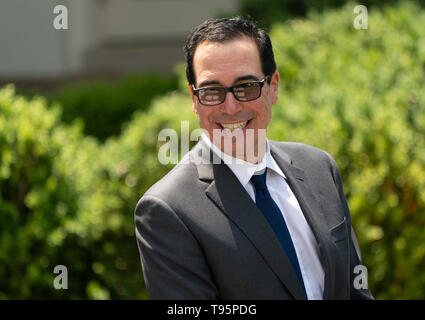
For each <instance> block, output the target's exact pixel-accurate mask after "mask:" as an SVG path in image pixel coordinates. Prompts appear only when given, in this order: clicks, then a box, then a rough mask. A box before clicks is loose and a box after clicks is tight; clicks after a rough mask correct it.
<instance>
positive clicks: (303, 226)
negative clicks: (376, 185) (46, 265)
mask: <svg viewBox="0 0 425 320" xmlns="http://www.w3.org/2000/svg"><path fill="white" fill-rule="evenodd" d="M185 54H186V62H187V67H186V75H187V80H188V83H189V88H190V93H191V95H192V101H193V111H194V112H195V113H196V115H197V116H198V120H199V124H200V127H201V128H202V129H203V134H202V137H201V140H200V142H199V143H198V144H197V145H196V146H195V147H194V148H193V149H192V150H191V151H190V152H189V154H188V155H187V156H186V157H185V158H184V159H183V160H182V161H181V163H179V164H178V165H176V167H175V168H174V169H173V170H172V171H171V172H170V173H169V174H167V175H166V176H165V177H164V178H163V179H161V180H160V181H158V182H157V183H156V184H155V185H153V186H152V187H151V188H150V189H149V190H148V191H147V192H146V193H145V194H144V195H143V197H142V198H141V199H140V201H139V203H138V204H137V206H136V211H135V224H136V238H137V244H138V247H139V252H140V257H141V262H142V267H143V273H144V279H145V283H146V286H147V289H148V292H149V294H150V297H151V298H153V299H371V298H372V296H371V294H370V292H369V290H368V289H367V288H366V289H365V287H364V286H361V288H359V287H357V288H356V287H355V286H354V283H355V282H354V278H355V276H356V274H355V273H354V268H355V267H356V266H358V265H361V258H360V250H359V247H358V244H357V240H356V237H355V234H354V231H353V229H352V226H351V217H350V212H349V209H348V206H347V202H346V199H345V196H344V192H343V189H342V183H341V179H340V175H339V172H338V169H337V166H336V164H335V162H334V160H333V159H332V158H331V156H330V155H329V154H328V153H326V152H324V151H321V150H319V149H316V148H314V147H311V146H307V145H304V144H300V143H290V142H276V141H271V140H268V139H267V135H266V130H267V126H268V124H269V122H270V121H271V118H272V107H273V105H274V104H275V103H276V101H277V99H278V87H279V73H278V72H277V70H276V64H275V61H274V55H273V50H272V45H271V42H270V39H269V37H268V35H267V34H266V33H265V32H264V31H263V30H261V29H258V28H257V27H256V26H255V25H254V24H252V23H250V22H248V21H246V20H243V19H241V18H231V19H227V18H226V19H211V20H207V21H205V22H204V23H203V24H201V25H200V26H198V27H196V28H195V29H194V30H193V32H192V33H191V34H190V35H189V37H188V40H187V43H186V46H185ZM199 154H202V155H208V156H207V157H203V160H204V161H201V162H199V161H192V160H194V159H196V157H197V155H199ZM212 157H216V158H217V157H218V159H219V160H220V161H218V162H217V163H216V162H215V161H211V159H212ZM205 160H207V161H205Z"/></svg>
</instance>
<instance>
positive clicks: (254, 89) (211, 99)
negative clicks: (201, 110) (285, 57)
mask: <svg viewBox="0 0 425 320" xmlns="http://www.w3.org/2000/svg"><path fill="white" fill-rule="evenodd" d="M268 78H269V76H266V77H265V78H264V79H263V80H261V81H251V82H244V83H240V84H237V85H234V86H231V87H204V88H198V89H196V88H195V87H194V86H193V87H194V89H193V94H194V95H195V96H197V97H198V100H199V103H200V104H202V105H204V106H216V105H219V104H221V103H223V102H224V100H225V99H226V94H227V92H231V93H233V96H234V97H235V99H236V100H238V101H241V102H246V101H252V100H255V99H258V98H259V97H260V96H261V89H262V88H263V86H264V83H265V81H266V80H267V79H268Z"/></svg>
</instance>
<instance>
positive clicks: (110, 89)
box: [49, 74, 177, 141]
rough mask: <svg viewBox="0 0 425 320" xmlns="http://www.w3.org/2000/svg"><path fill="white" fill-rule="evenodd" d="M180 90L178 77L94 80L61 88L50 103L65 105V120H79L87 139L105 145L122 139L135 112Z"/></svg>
mask: <svg viewBox="0 0 425 320" xmlns="http://www.w3.org/2000/svg"><path fill="white" fill-rule="evenodd" d="M175 89H177V77H176V76H175V75H168V76H166V75H157V74H144V75H128V76H126V77H124V78H122V79H119V80H117V81H110V80H95V81H90V82H85V83H79V84H70V85H66V86H64V87H62V88H61V89H60V90H59V91H58V92H56V93H54V94H53V95H52V97H51V98H50V99H49V100H50V101H53V102H57V103H59V104H61V105H62V109H63V112H62V120H63V121H64V122H66V123H71V122H73V121H74V120H76V119H80V121H82V124H83V128H84V129H83V130H84V133H85V134H86V135H91V136H94V137H97V138H99V139H100V140H102V141H104V140H105V139H106V138H108V137H110V136H116V135H119V133H120V132H121V126H122V124H123V123H125V122H127V121H129V120H130V119H131V116H132V114H133V112H135V111H136V110H146V109H147V108H148V107H149V105H150V104H151V102H152V100H153V99H154V98H155V97H158V96H160V95H163V94H165V93H166V92H168V91H172V90H175Z"/></svg>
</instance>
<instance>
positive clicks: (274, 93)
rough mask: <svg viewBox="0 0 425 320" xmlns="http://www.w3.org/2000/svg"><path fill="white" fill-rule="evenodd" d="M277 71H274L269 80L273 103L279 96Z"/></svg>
mask: <svg viewBox="0 0 425 320" xmlns="http://www.w3.org/2000/svg"><path fill="white" fill-rule="evenodd" d="M279 80H280V76H279V71H277V70H276V71H275V72H274V73H273V75H272V79H271V81H270V90H271V94H272V104H275V103H276V102H277V99H278V97H279Z"/></svg>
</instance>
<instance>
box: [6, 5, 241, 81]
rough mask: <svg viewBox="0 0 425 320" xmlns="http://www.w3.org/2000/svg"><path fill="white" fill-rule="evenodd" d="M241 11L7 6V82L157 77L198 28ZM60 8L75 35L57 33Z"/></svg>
mask: <svg viewBox="0 0 425 320" xmlns="http://www.w3.org/2000/svg"><path fill="white" fill-rule="evenodd" d="M236 3H237V0H214V1H212V0H0V81H8V80H10V81H15V80H19V79H25V80H28V79H40V78H60V77H66V76H70V75H74V74H84V72H87V71H88V70H90V69H95V70H97V71H98V72H99V71H102V70H104V71H105V72H107V71H108V68H109V67H110V70H113V71H114V72H119V70H121V67H122V66H123V67H124V69H125V70H124V69H123V71H128V70H133V69H135V70H137V69H138V68H139V69H143V68H147V67H149V65H151V66H153V68H154V69H155V68H160V67H161V66H162V64H163V62H162V61H166V62H167V61H168V65H165V67H166V68H168V69H169V68H170V66H171V65H172V64H173V63H174V62H175V61H174V60H180V57H178V58H177V57H174V56H175V55H176V53H177V52H180V51H179V50H180V46H181V45H182V43H183V42H184V39H185V37H186V36H187V34H188V32H189V31H190V30H191V29H192V28H193V27H194V26H196V25H198V24H199V23H201V22H202V21H204V20H205V19H207V18H210V17H215V16H216V14H217V13H218V12H220V11H225V12H229V11H232V10H234V9H235V8H236ZM56 5H65V6H66V7H67V8H68V27H69V29H68V30H56V29H55V28H54V27H53V21H54V18H55V17H56V16H57V14H54V12H53V9H54V7H55V6H56ZM158 43H159V44H160V45H159V46H158ZM178 54H180V53H178ZM139 57H141V58H142V59H144V60H145V61H138V59H139ZM156 57H158V59H156V61H153V60H155V58H156ZM151 59H153V60H152V63H150V60H151ZM161 59H162V60H161ZM173 59H174V60H173ZM148 60H149V61H148ZM139 62H140V64H139Z"/></svg>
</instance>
